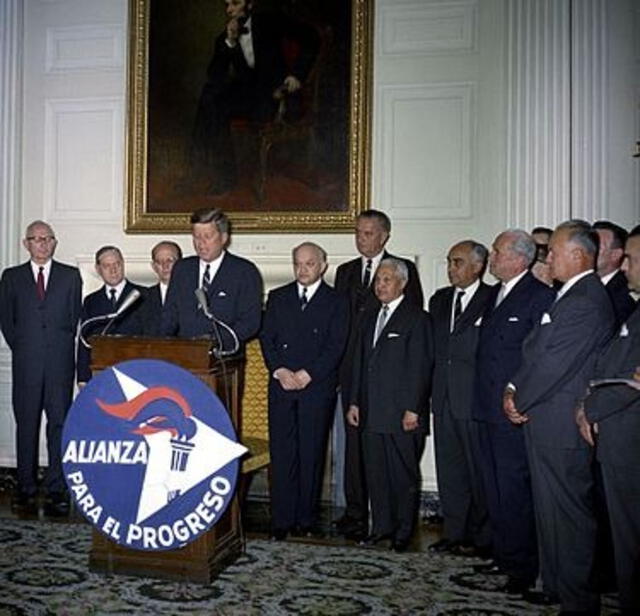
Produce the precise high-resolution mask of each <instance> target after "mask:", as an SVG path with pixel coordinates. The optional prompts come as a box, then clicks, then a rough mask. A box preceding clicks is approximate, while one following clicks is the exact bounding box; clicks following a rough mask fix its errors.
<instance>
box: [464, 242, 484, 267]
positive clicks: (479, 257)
mask: <svg viewBox="0 0 640 616" xmlns="http://www.w3.org/2000/svg"><path fill="white" fill-rule="evenodd" d="M456 246H465V247H466V248H468V249H469V250H470V251H471V257H472V259H473V260H474V261H478V262H480V263H482V264H483V266H484V265H486V264H487V259H488V258H489V251H488V250H487V247H486V246H485V245H484V244H481V243H480V242H476V241H475V240H462V241H461V242H458V243H457V244H456Z"/></svg>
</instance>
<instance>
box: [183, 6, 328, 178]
mask: <svg viewBox="0 0 640 616" xmlns="http://www.w3.org/2000/svg"><path fill="white" fill-rule="evenodd" d="M226 36H227V33H226V29H225V31H224V32H222V33H221V34H220V35H219V36H218V37H217V39H216V41H215V49H214V53H213V57H212V59H211V62H210V64H209V67H208V69H207V82H206V83H205V85H204V87H203V89H202V94H201V95H200V101H199V103H198V110H197V113H196V121H195V127H194V146H195V148H196V150H195V153H196V154H197V155H198V159H197V160H199V161H200V163H201V164H202V166H204V167H205V168H208V169H212V170H213V172H214V174H215V176H216V178H215V179H216V181H217V182H218V183H219V186H218V188H219V189H220V190H227V189H229V188H231V187H232V184H233V182H235V180H236V177H235V175H236V169H235V164H234V161H233V147H232V143H231V132H230V122H231V120H232V118H238V117H240V118H243V119H245V120H249V121H256V122H265V121H270V120H272V119H273V118H274V116H275V111H276V109H277V106H278V101H277V100H276V99H275V98H274V97H273V93H274V91H275V90H276V89H277V88H278V87H280V86H281V85H282V83H283V82H284V79H285V77H287V76H288V75H293V76H294V77H296V78H297V79H298V80H299V81H300V83H301V84H304V81H305V79H306V78H307V75H308V74H309V71H310V70H311V67H312V66H313V62H314V61H315V58H316V55H317V51H318V45H319V38H318V35H317V33H316V31H315V30H314V29H313V28H312V27H310V26H307V25H304V24H302V23H301V22H298V21H294V20H292V19H291V18H290V17H287V16H286V15H284V14H265V13H262V14H253V15H252V16H251V40H252V45H253V52H254V57H255V66H254V67H253V68H252V67H250V66H249V65H248V63H247V61H246V59H245V56H244V53H243V51H242V47H241V45H240V42H238V43H237V44H236V45H235V46H234V47H229V45H227V43H226ZM285 40H286V41H290V42H294V43H295V44H296V46H297V47H296V53H295V57H294V59H293V62H292V65H291V66H288V64H290V63H289V62H287V59H286V58H285V55H284V51H283V45H284V41H285ZM296 97H299V93H298V94H296V95H294V96H293V98H294V99H295V98H296ZM292 106H293V101H292V100H290V99H289V98H288V108H291V107H292Z"/></svg>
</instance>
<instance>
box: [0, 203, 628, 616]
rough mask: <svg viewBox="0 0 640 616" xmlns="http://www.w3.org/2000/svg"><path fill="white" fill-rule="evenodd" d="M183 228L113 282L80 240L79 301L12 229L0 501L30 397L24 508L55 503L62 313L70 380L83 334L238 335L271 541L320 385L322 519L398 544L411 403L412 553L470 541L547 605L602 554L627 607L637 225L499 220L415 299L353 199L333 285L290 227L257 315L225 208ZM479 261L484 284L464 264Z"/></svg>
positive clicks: (108, 264)
mask: <svg viewBox="0 0 640 616" xmlns="http://www.w3.org/2000/svg"><path fill="white" fill-rule="evenodd" d="M191 225H192V241H193V247H194V250H195V252H196V254H195V255H194V256H191V257H186V258H182V254H181V250H180V247H179V246H177V245H176V244H174V243H173V242H160V243H159V244H157V245H156V246H155V247H154V249H153V252H152V267H153V269H154V271H155V272H156V274H157V275H158V279H159V283H158V285H156V286H155V287H152V288H151V289H146V288H141V287H138V286H137V285H134V284H132V283H131V282H129V281H128V280H127V279H126V277H125V264H124V258H123V255H122V253H121V252H120V250H119V249H118V248H117V247H115V246H103V247H101V248H100V249H99V250H98V251H97V252H96V255H95V268H96V272H97V274H98V275H99V276H100V278H101V279H102V280H103V282H104V285H103V287H102V288H101V289H99V290H98V291H95V292H94V293H91V294H89V295H87V297H86V298H85V299H84V302H81V286H82V283H81V279H80V275H79V272H78V270H77V269H75V268H72V267H69V266H65V265H62V264H60V263H58V262H57V261H54V260H53V255H54V251H55V247H56V242H57V241H56V239H55V235H54V232H53V230H52V229H51V227H50V226H49V225H48V224H46V223H44V222H42V221H36V222H34V223H32V224H31V225H29V226H28V228H27V231H26V234H25V238H24V240H23V243H24V247H25V248H26V250H27V251H28V252H29V254H30V257H31V259H30V261H29V262H27V263H25V264H23V265H20V266H17V267H12V268H8V269H6V270H5V271H4V272H3V275H2V279H1V280H0V325H1V327H2V333H3V334H4V337H5V339H6V341H7V343H8V344H9V346H10V348H11V350H12V357H13V364H12V365H13V406H14V415H15V418H16V425H17V435H16V443H17V452H18V492H17V495H16V507H17V508H19V509H22V510H31V511H33V510H35V509H36V507H37V502H36V494H37V490H38V485H37V481H36V471H37V460H38V434H39V425H40V419H41V414H42V410H43V409H44V412H45V413H46V416H47V442H48V454H49V467H48V471H47V475H46V477H45V480H44V490H45V492H46V499H45V512H47V513H49V514H50V515H64V514H65V512H66V511H67V510H68V500H67V498H66V495H65V488H64V480H63V477H62V472H61V464H60V435H61V429H62V424H63V421H64V416H65V413H66V410H67V408H68V407H69V405H70V403H71V398H72V391H73V377H74V372H75V368H76V360H75V353H74V344H75V343H76V330H77V325H78V322H79V320H80V319H81V320H82V322H83V324H84V327H83V332H82V333H83V336H80V341H79V342H78V350H77V377H78V383H79V384H80V385H82V384H83V383H86V381H87V380H89V379H90V378H91V373H90V368H89V367H90V363H91V359H90V348H89V347H88V345H87V344H85V341H86V338H88V337H90V336H91V335H92V334H100V333H120V334H133V335H140V334H142V335H161V336H181V337H197V336H212V337H213V338H215V339H216V344H217V346H218V352H219V353H222V354H224V353H234V352H238V351H242V348H243V345H244V344H245V343H246V342H247V341H248V340H250V339H251V338H253V337H255V336H256V335H259V339H260V344H261V347H262V351H263V355H264V359H265V363H266V366H267V368H268V372H269V409H268V413H269V428H270V453H271V461H272V477H271V504H272V537H273V539H274V540H283V539H285V538H286V537H287V536H288V535H289V534H290V533H291V534H302V535H306V536H314V535H317V534H319V533H320V532H321V530H320V529H319V527H318V510H319V499H320V492H321V484H322V474H323V469H324V464H325V452H326V448H327V439H328V435H329V432H330V427H331V424H332V421H333V413H334V408H335V403H336V398H337V397H338V396H339V399H340V402H341V407H342V410H343V415H344V425H345V433H346V442H345V451H344V459H345V474H344V493H345V499H346V510H345V513H344V515H343V516H342V517H341V518H340V519H338V520H336V521H335V525H336V527H337V529H338V532H340V533H342V534H344V535H345V536H346V537H349V538H352V539H354V540H357V541H358V542H360V543H361V544H362V545H365V546H373V545H377V544H383V543H387V542H388V543H389V544H390V546H391V547H392V548H393V549H395V550H396V551H404V550H406V549H407V547H408V545H409V542H410V540H411V536H412V533H413V530H414V525H415V520H416V514H417V510H418V495H419V487H420V483H419V479H420V470H419V461H420V458H421V455H422V452H423V447H424V438H425V435H426V434H428V431H429V414H428V412H429V410H431V411H432V413H433V432H434V434H433V436H434V445H435V459H436V471H437V478H438V487H439V496H440V503H441V508H442V516H443V520H444V525H443V535H442V538H441V539H440V540H439V541H437V542H436V543H434V544H432V545H431V546H430V548H429V549H430V550H431V551H433V552H442V553H450V554H457V555H464V556H473V555H475V556H480V557H485V558H487V559H489V558H490V559H491V560H488V562H485V563H483V564H480V565H477V567H476V569H477V572H478V573H480V574H485V575H492V574H496V573H498V574H502V575H505V576H506V580H507V582H506V584H505V586H504V588H503V590H504V591H505V592H507V593H510V594H516V595H522V596H524V597H525V598H527V599H528V600H529V601H531V602H532V603H540V604H556V603H560V604H561V608H562V612H561V613H562V614H597V613H599V609H600V591H601V590H603V589H605V588H604V586H606V585H607V584H610V583H611V580H607V579H606V576H604V575H601V576H600V577H599V578H598V577H597V575H596V574H597V573H598V572H600V573H601V574H602V573H603V572H606V571H607V562H608V561H607V559H610V562H615V571H616V580H615V583H617V588H618V592H619V597H620V605H621V608H622V610H623V613H628V614H632V613H633V614H636V613H640V590H639V589H640V455H639V454H638V443H640V397H639V396H640V394H638V393H637V390H636V389H635V388H634V387H635V384H636V383H640V374H638V373H636V368H637V367H638V366H640V351H638V349H639V348H640V346H639V345H638V337H640V313H639V312H638V308H637V307H636V302H635V301H634V299H633V297H632V296H631V295H630V291H633V292H640V226H639V227H636V228H635V229H633V230H632V231H631V233H629V234H627V232H626V231H625V230H624V229H622V228H621V227H619V226H618V225H615V224H613V223H611V222H608V221H599V222H597V223H595V224H594V225H590V224H588V223H586V222H584V221H580V220H571V221H567V222H564V223H562V224H560V225H558V226H557V227H556V229H555V230H553V231H552V230H551V229H546V228H543V227H538V228H536V229H534V230H533V232H532V233H531V234H529V233H527V232H525V231H523V230H519V229H509V230H506V231H504V232H502V233H500V234H498V236H497V237H496V238H495V239H494V241H493V243H492V245H491V248H490V249H487V248H486V247H485V246H483V245H482V244H480V243H479V242H476V241H473V240H464V241H460V242H458V243H456V244H455V245H454V246H452V247H451V248H450V250H449V251H448V254H447V273H448V278H449V282H450V284H449V285H448V286H447V287H444V288H442V289H438V290H437V291H436V292H435V293H434V294H433V295H432V296H431V298H430V299H429V302H428V308H429V311H428V312H426V311H425V310H424V309H423V305H424V296H423V293H422V288H421V285H420V279H419V276H418V272H417V270H416V267H415V265H414V264H413V262H412V261H410V260H407V259H403V258H400V257H396V256H393V255H391V254H389V253H387V251H386V250H385V246H386V244H387V242H388V240H389V237H390V233H391V223H390V220H389V218H388V217H387V216H386V215H385V214H384V213H383V212H379V211H377V210H366V211H364V212H362V213H360V214H359V215H358V217H357V219H356V228H355V243H356V248H357V251H358V253H359V254H358V256H357V257H356V258H355V259H353V260H352V261H349V262H347V263H344V264H342V265H340V266H339V267H338V269H337V272H336V279H335V287H334V288H332V287H330V286H329V285H328V284H327V283H326V282H324V280H323V276H324V274H325V272H326V269H327V254H326V252H325V251H324V249H323V248H322V247H321V246H319V245H317V244H315V243H313V242H303V243H302V244H300V245H298V246H296V247H295V248H294V249H293V251H292V261H293V271H294V280H293V282H291V283H289V284H286V285H284V286H282V287H279V288H277V289H274V290H272V291H271V292H270V293H269V296H268V300H267V305H266V310H265V312H264V314H262V282H261V277H260V274H259V272H258V269H257V268H256V266H255V265H254V264H253V263H251V262H250V261H248V260H246V259H244V258H242V257H239V256H237V255H234V254H232V253H230V252H229V251H228V250H227V248H226V247H227V245H228V242H229V232H230V230H229V221H228V219H227V217H226V215H225V214H224V213H223V212H221V211H220V210H217V209H203V210H198V211H196V212H195V213H194V214H193V216H192V217H191ZM487 266H488V269H489V272H490V274H491V275H492V276H493V277H494V278H495V279H496V280H497V281H498V282H497V283H496V284H494V285H489V284H486V283H485V282H483V276H484V274H485V270H486V269H487ZM196 290H197V291H198V292H197V293H194V291H196ZM138 294H139V298H138ZM132 298H133V299H132ZM136 298H137V299H136ZM103 317H108V318H107V320H105V319H104V318H103ZM218 325H219V326H218ZM634 378H635V380H634ZM594 379H600V380H599V381H598V382H597V383H593V382H592V381H593V380H594ZM611 379H614V381H613V382H611ZM639 388H640V385H639ZM611 545H613V551H612V550H611ZM538 580H541V590H538V591H534V590H532V589H533V588H534V586H535V585H536V583H537V581H538Z"/></svg>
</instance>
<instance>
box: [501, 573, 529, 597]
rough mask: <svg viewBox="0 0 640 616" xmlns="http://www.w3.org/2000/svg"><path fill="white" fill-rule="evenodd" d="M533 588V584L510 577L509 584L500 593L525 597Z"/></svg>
mask: <svg viewBox="0 0 640 616" xmlns="http://www.w3.org/2000/svg"><path fill="white" fill-rule="evenodd" d="M532 586H533V582H527V581H526V580H521V579H519V578H514V577H509V579H508V580H507V583H506V584H505V585H504V586H503V587H502V588H499V589H498V590H499V591H500V592H506V593H507V594H508V595H524V594H525V593H526V592H527V591H528V590H529V589H530V588H531V587H532Z"/></svg>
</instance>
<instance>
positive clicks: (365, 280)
mask: <svg viewBox="0 0 640 616" xmlns="http://www.w3.org/2000/svg"><path fill="white" fill-rule="evenodd" d="M372 265H373V264H372V262H371V259H367V264H366V266H365V268H364V276H363V277H362V286H363V287H368V286H369V285H370V284H371V267H372Z"/></svg>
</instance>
